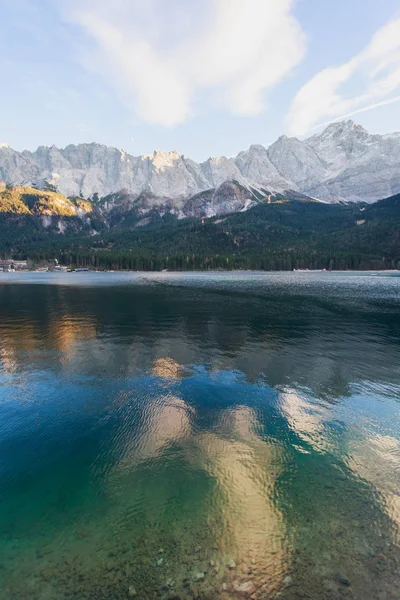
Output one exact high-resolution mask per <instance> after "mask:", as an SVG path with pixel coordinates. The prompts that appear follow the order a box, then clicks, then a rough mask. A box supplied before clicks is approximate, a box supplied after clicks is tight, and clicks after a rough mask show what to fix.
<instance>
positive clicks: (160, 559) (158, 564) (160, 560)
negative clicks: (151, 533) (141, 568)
mask: <svg viewBox="0 0 400 600" xmlns="http://www.w3.org/2000/svg"><path fill="white" fill-rule="evenodd" d="M163 562H164V558H163V557H161V558H159V559H158V561H157V566H158V567H161V565H162V564H163Z"/></svg>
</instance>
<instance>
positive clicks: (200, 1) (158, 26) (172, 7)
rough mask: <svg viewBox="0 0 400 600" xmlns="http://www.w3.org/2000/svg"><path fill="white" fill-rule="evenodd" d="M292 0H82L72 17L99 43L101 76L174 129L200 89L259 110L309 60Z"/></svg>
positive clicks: (138, 108)
mask: <svg viewBox="0 0 400 600" xmlns="http://www.w3.org/2000/svg"><path fill="white" fill-rule="evenodd" d="M293 4H294V1H293V0H280V1H279V2H276V0H246V2H244V1H243V0H191V1H190V2H188V1H187V0H174V1H173V2H166V1H165V0H113V2H109V0H97V1H96V0H79V2H78V1H76V4H75V3H73V2H72V3H71V0H69V1H68V2H66V7H65V16H66V17H67V18H68V19H69V20H70V21H72V22H74V23H76V24H78V25H80V26H81V27H82V28H83V29H84V30H85V32H86V34H88V35H89V37H90V39H91V40H92V42H94V48H93V49H92V52H91V54H90V57H87V58H86V65H90V68H91V69H94V70H96V71H98V72H99V73H101V74H102V75H103V76H104V77H105V78H106V79H107V81H108V82H109V83H111V84H112V85H113V86H114V87H115V88H116V89H117V91H118V92H119V93H120V94H121V96H122V98H123V100H124V101H125V103H126V104H127V105H129V106H130V107H132V109H133V110H134V112H135V113H136V114H138V116H139V117H140V118H142V119H144V120H146V121H148V122H152V123H156V124H159V125H165V126H172V125H176V124H178V123H182V122H184V121H185V120H186V119H187V118H188V116H189V115H190V114H191V112H192V110H193V105H194V103H195V98H196V94H201V95H202V97H203V95H204V93H205V94H206V95H207V96H206V97H207V99H209V100H211V101H212V102H214V103H218V104H219V105H220V106H223V107H224V108H225V109H228V110H229V111H230V112H232V113H234V114H241V115H251V114H258V113H260V112H261V111H262V110H263V109H264V93H265V92H266V91H267V90H269V89H271V88H273V87H274V86H276V85H277V84H279V82H280V81H281V80H282V79H283V78H284V77H286V76H287V75H288V74H289V73H290V72H291V70H292V69H293V68H294V67H295V66H296V65H297V64H298V63H299V62H300V61H301V60H302V58H303V56H304V53H305V35H304V34H303V32H302V30H301V28H300V25H299V24H298V22H297V21H296V19H295V18H294V16H293V13H292V9H293Z"/></svg>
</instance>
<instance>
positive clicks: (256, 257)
mask: <svg viewBox="0 0 400 600" xmlns="http://www.w3.org/2000/svg"><path fill="white" fill-rule="evenodd" d="M28 190H29V188H28ZM37 194H38V197H37V198H36V199H35V198H34V197H33V196H34V193H33V192H32V190H31V191H30V192H29V191H28V192H27V191H26V189H23V188H19V189H18V190H17V191H15V189H14V191H12V190H5V191H3V192H2V193H1V194H0V253H1V255H2V256H4V257H6V256H10V257H11V256H12V257H14V258H31V259H33V260H40V259H42V258H53V257H58V258H59V260H61V261H62V262H63V263H65V264H74V265H81V266H92V267H94V268H107V269H109V268H112V269H145V270H154V269H156V270H158V269H215V268H221V269H234V268H251V269H293V268H332V269H367V268H373V269H379V268H397V267H399V266H400V195H397V196H393V197H391V198H387V199H385V200H381V201H379V202H376V203H374V204H359V203H348V204H324V203H321V202H312V201H308V200H290V201H287V200H285V199H284V198H279V199H275V201H273V202H272V203H269V204H268V203H266V202H260V203H259V204H258V205H257V206H254V207H253V208H251V209H249V210H247V211H246V212H239V213H234V214H231V215H224V216H222V217H218V216H216V217H211V218H208V219H207V218H203V219H201V218H190V219H177V218H176V217H175V216H173V215H172V214H171V213H169V212H166V213H165V214H163V215H161V214H159V213H158V212H157V211H156V210H153V211H150V212H147V213H146V215H145V218H143V215H141V216H140V215H137V214H135V213H134V212H133V213H132V214H130V216H129V215H127V218H125V219H124V220H122V221H117V222H116V224H114V223H110V222H108V221H107V218H106V215H104V214H102V213H101V210H100V208H99V207H98V206H96V204H93V203H89V202H86V201H83V200H82V199H79V198H78V199H66V198H64V197H63V196H61V195H60V194H55V193H51V192H47V196H46V194H45V193H44V192H37ZM46 217H48V219H47V220H46V219H45V220H44V218H46Z"/></svg>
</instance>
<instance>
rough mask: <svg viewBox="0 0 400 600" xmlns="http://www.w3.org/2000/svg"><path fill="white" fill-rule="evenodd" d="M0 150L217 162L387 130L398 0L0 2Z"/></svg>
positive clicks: (396, 88)
mask: <svg viewBox="0 0 400 600" xmlns="http://www.w3.org/2000/svg"><path fill="white" fill-rule="evenodd" d="M0 11H1V12H0V15H1V24H2V28H1V30H2V32H1V36H0V67H1V70H0V72H1V81H2V86H1V94H0V142H6V143H8V144H10V145H11V146H12V147H13V148H15V149H18V150H22V149H24V148H28V149H35V148H36V147H37V146H38V145H52V144H56V145H57V146H65V145H67V144H69V143H80V142H91V141H96V142H100V143H104V144H107V145H112V146H117V147H120V148H124V149H126V150H128V151H129V152H130V153H132V154H135V155H138V154H148V153H151V152H152V151H153V150H154V149H162V150H173V149H176V150H179V151H180V152H182V153H183V154H186V155H188V156H191V157H192V158H194V159H197V160H203V159H206V158H207V157H208V156H214V155H227V156H231V155H234V154H236V153H237V152H239V151H240V150H243V149H245V148H247V147H248V146H249V145H250V144H253V143H257V144H258V143H260V144H264V145H268V144H269V143H271V142H273V141H274V140H275V139H276V138H277V137H278V136H279V135H282V134H284V133H285V134H288V135H297V136H299V137H301V136H304V135H310V134H312V133H314V132H315V131H318V127H319V126H321V124H323V123H328V122H331V121H333V120H336V119H338V118H341V117H342V116H347V115H351V118H353V120H355V121H356V122H357V123H360V124H362V125H363V126H364V127H366V128H367V129H368V130H369V131H371V132H372V133H389V132H392V131H400V1H399V0H384V1H383V2H377V1H376V0H334V1H333V0H297V2H294V1H291V0H280V1H279V2H277V1H276V0H246V2H244V1H243V0H191V1H190V2H188V1H187V0H0Z"/></svg>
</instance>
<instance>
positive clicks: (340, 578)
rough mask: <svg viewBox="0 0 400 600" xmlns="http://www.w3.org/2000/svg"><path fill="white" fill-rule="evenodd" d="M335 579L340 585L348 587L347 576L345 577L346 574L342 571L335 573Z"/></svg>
mask: <svg viewBox="0 0 400 600" xmlns="http://www.w3.org/2000/svg"><path fill="white" fill-rule="evenodd" d="M337 579H338V581H339V583H340V584H341V585H344V586H345V587H349V586H350V580H349V578H348V577H346V575H344V574H343V573H338V574H337Z"/></svg>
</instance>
